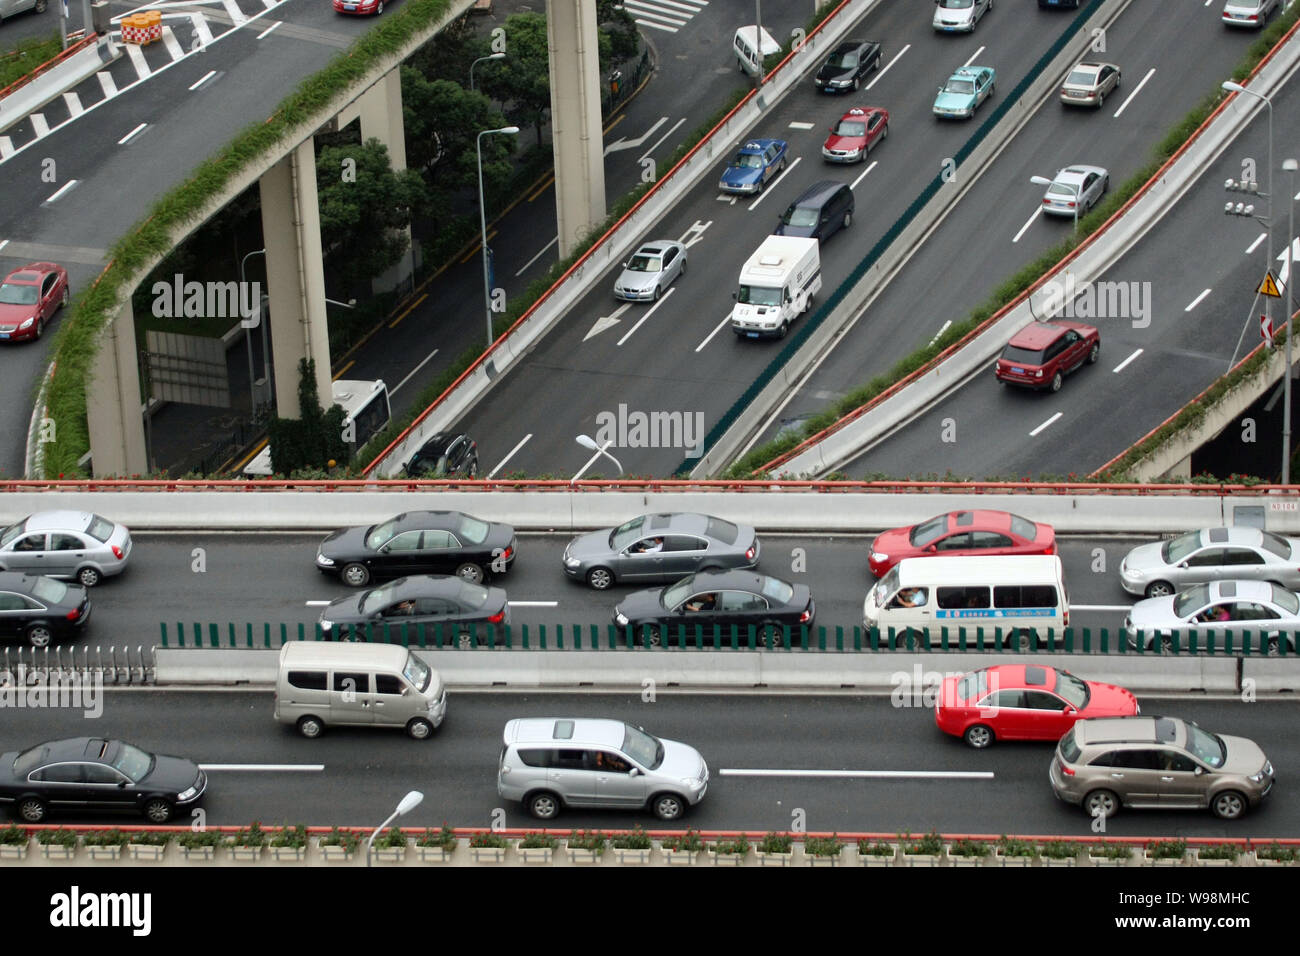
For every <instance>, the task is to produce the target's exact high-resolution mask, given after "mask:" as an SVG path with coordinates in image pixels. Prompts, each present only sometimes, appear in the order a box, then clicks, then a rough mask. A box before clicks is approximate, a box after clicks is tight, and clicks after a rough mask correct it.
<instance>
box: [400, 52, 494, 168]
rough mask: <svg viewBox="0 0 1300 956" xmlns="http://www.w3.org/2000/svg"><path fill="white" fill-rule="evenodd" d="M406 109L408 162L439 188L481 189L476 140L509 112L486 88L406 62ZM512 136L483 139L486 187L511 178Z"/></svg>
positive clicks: (404, 85) (403, 111)
mask: <svg viewBox="0 0 1300 956" xmlns="http://www.w3.org/2000/svg"><path fill="white" fill-rule="evenodd" d="M402 113H403V117H404V120H405V125H406V161H407V163H408V164H409V165H410V167H411V168H412V169H418V170H421V171H422V172H423V173H424V174H425V178H426V181H427V182H428V183H429V184H430V185H431V186H433V187H434V188H435V189H439V190H446V191H448V192H451V191H455V190H460V189H472V190H474V191H476V192H477V190H478V158H477V156H476V153H475V145H476V141H477V138H478V134H479V132H480V131H482V130H485V129H499V128H501V127H502V126H505V125H506V120H505V117H504V116H502V115H501V112H500V111H499V110H497V109H496V108H495V107H493V105H492V101H491V100H490V99H488V97H487V96H485V95H484V94H483V93H480V92H477V91H476V92H473V93H471V92H470V91H468V90H466V89H465V88H464V87H462V86H461V85H460V84H459V83H453V82H452V81H451V80H428V79H425V77H424V76H422V75H421V74H420V72H419V71H418V70H416V69H413V68H411V67H409V66H404V67H402ZM513 149H514V139H513V138H512V137H509V136H485V137H484V138H483V182H484V186H485V188H491V187H497V188H500V187H501V186H504V185H505V183H506V182H507V181H508V180H509V178H510V163H509V157H510V153H511V151H512V150H513Z"/></svg>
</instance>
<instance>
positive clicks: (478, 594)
mask: <svg viewBox="0 0 1300 956" xmlns="http://www.w3.org/2000/svg"><path fill="white" fill-rule="evenodd" d="M487 599H488V589H487V588H485V587H483V585H481V584H471V583H470V582H469V581H464V582H462V583H461V586H460V603H461V604H462V605H463V606H464V607H467V608H469V609H470V610H473V611H477V610H478V609H479V608H481V607H482V606H483V605H484V604H486V603H487Z"/></svg>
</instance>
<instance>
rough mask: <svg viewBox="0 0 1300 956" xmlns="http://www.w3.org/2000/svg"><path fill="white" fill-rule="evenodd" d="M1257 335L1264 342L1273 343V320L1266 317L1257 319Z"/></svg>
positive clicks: (1262, 316)
mask: <svg viewBox="0 0 1300 956" xmlns="http://www.w3.org/2000/svg"><path fill="white" fill-rule="evenodd" d="M1259 335H1260V338H1262V339H1263V340H1264V341H1265V342H1271V341H1273V320H1272V319H1270V318H1269V317H1268V316H1267V315H1261V316H1260V317H1259Z"/></svg>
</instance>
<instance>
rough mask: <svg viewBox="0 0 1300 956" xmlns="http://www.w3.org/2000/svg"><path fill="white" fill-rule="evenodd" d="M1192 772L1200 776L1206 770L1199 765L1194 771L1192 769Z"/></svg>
mask: <svg viewBox="0 0 1300 956" xmlns="http://www.w3.org/2000/svg"><path fill="white" fill-rule="evenodd" d="M1192 772H1193V773H1195V774H1196V776H1198V777H1199V776H1200V775H1201V774H1203V773H1205V770H1204V769H1203V768H1201V767H1197V768H1196V769H1195V770H1194V771H1192Z"/></svg>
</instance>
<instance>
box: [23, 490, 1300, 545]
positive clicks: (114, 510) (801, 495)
mask: <svg viewBox="0 0 1300 956" xmlns="http://www.w3.org/2000/svg"><path fill="white" fill-rule="evenodd" d="M1298 505H1300V496H1298V495H1297V494H1296V493H1294V492H1285V493H1276V494H1274V493H1269V492H1267V491H1261V492H1260V493H1259V494H1258V495H1252V494H1238V495H1213V494H1206V495H1203V496H1202V495H1187V494H1164V495H1158V494H1151V495H1146V494H1078V495H1068V494H987V495H969V494H967V495H961V494H919V493H918V494H889V493H884V492H878V493H867V492H844V493H835V492H824V493H822V492H811V491H768V492H728V491H696V492H690V491H687V492H669V491H664V492H659V491H613V490H603V489H602V490H599V491H596V490H587V491H573V492H568V491H552V492H539V491H502V492H474V491H464V492H462V491H445V492H443V491H428V492H423V491H411V492H398V491H390V492H349V493H335V494H331V493H328V492H308V491H302V492H298V491H292V492H280V493H248V492H194V493H177V492H133V491H124V492H113V493H98V492H11V493H8V494H5V495H2V496H0V520H3V521H5V522H12V521H16V520H18V519H19V518H22V517H23V516H25V515H28V514H31V513H32V512H35V511H50V510H54V509H70V510H74V511H93V512H98V513H100V514H103V515H104V516H105V517H108V518H111V519H113V520H114V521H118V522H121V523H122V524H125V525H126V526H127V527H128V528H132V529H134V530H137V531H150V530H153V531H160V530H198V529H202V530H205V531H221V530H261V531H292V530H303V531H325V530H329V529H333V528H338V527H342V526H344V525H359V524H371V523H374V522H377V521H381V520H383V519H386V518H388V517H391V516H392V515H394V514H396V513H398V512H400V511H410V510H416V509H426V508H427V509H435V510H436V509H453V510H459V511H465V512H468V513H470V514H475V515H479V516H481V517H483V518H490V519H492V520H495V521H504V522H507V523H509V524H512V525H514V526H515V527H516V528H518V529H520V530H524V531H557V532H568V531H573V530H577V529H585V528H598V527H605V526H611V525H617V524H621V523H622V522H624V521H626V520H627V519H628V518H629V517H632V516H634V515H637V514H643V513H647V512H657V511H701V512H705V513H707V514H714V515H717V516H719V517H723V518H727V519H729V520H731V521H736V522H740V523H743V524H750V525H754V526H755V527H757V528H759V529H760V530H762V531H768V532H780V531H788V532H806V533H809V534H834V533H854V532H868V531H879V530H881V529H883V528H891V527H895V526H898V525H904V524H911V523H914V522H917V521H921V520H924V519H925V518H928V517H930V516H931V515H935V514H939V513H940V512H944V511H950V510H956V509H961V508H971V507H979V508H995V509H1003V510H1007V511H1012V512H1015V513H1017V514H1020V515H1023V516H1024V517H1026V518H1029V519H1030V520H1033V521H1041V522H1046V523H1048V524H1051V525H1053V526H1054V527H1055V528H1056V530H1057V531H1058V532H1059V533H1063V534H1092V533H1096V534H1101V533H1106V534H1116V533H1120V534H1139V533H1140V534H1172V533H1180V532H1183V531H1187V530H1189V529H1192V528H1204V527H1213V526H1218V525H1222V524H1234V523H1240V522H1238V521H1237V520H1236V519H1238V518H1239V515H1238V509H1241V508H1262V509H1263V513H1264V520H1265V524H1266V526H1267V527H1268V528H1269V529H1270V530H1273V531H1277V532H1279V533H1281V534H1300V507H1298Z"/></svg>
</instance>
